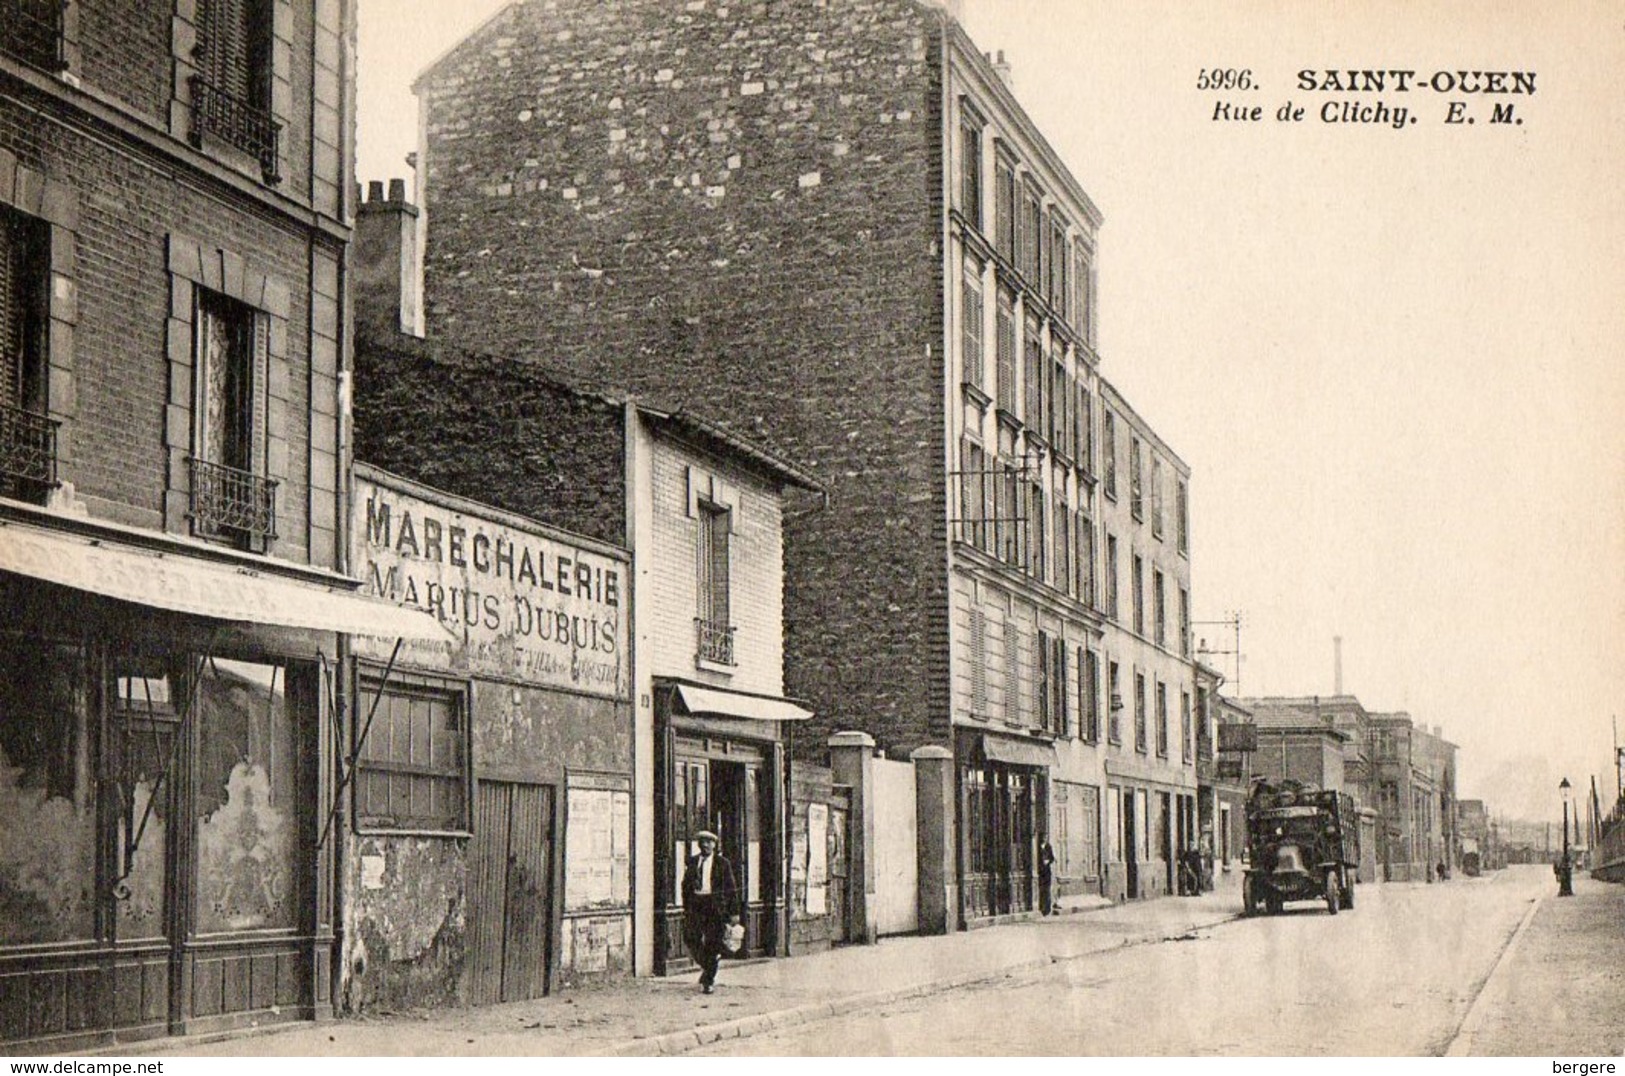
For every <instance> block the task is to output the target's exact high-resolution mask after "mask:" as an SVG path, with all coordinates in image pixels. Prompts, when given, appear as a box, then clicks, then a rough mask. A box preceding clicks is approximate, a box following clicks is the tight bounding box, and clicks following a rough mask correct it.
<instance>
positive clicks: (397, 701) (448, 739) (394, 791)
mask: <svg viewBox="0 0 1625 1076" xmlns="http://www.w3.org/2000/svg"><path fill="white" fill-rule="evenodd" d="M375 705H376V707H377V712H376V714H374V713H373V707H374V706H375ZM467 715H468V695H467V691H466V689H465V688H463V687H462V686H461V685H453V684H449V683H447V682H444V681H434V680H430V679H428V678H416V677H414V678H409V679H404V680H403V679H402V678H401V677H400V676H399V674H396V675H395V676H393V677H391V679H390V682H389V683H388V684H387V685H385V684H382V683H380V682H379V681H378V680H376V679H372V678H367V679H363V680H362V682H361V690H360V692H359V698H358V700H357V703H356V709H355V720H356V722H357V735H360V730H362V729H365V728H366V726H367V724H368V723H369V722H370V723H371V728H370V729H368V730H367V733H366V738H365V739H364V740H363V741H362V742H361V743H360V744H359V748H360V750H359V751H358V752H357V759H356V796H355V810H356V825H357V826H358V827H361V828H364V829H380V830H391V829H394V830H412V831H421V832H428V833H466V832H468V830H469V828H470V827H469V817H468V800H469V792H468V790H469V772H468V762H469V747H468V720H467Z"/></svg>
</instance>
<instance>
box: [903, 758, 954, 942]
mask: <svg viewBox="0 0 1625 1076" xmlns="http://www.w3.org/2000/svg"><path fill="white" fill-rule="evenodd" d="M909 758H910V759H911V760H913V762H914V811H915V826H916V834H915V841H916V849H917V852H918V855H919V872H920V878H919V884H920V897H919V900H920V904H919V916H920V933H921V934H947V933H949V932H950V931H952V930H954V929H955V928H956V927H958V925H959V924H958V922H957V919H958V915H959V870H958V865H957V862H956V857H955V851H956V848H957V843H956V841H955V834H956V832H957V826H956V825H955V817H954V815H955V812H954V807H955V800H954V753H953V752H952V751H950V750H948V749H947V748H946V747H938V746H936V745H935V744H927V745H926V746H924V747H917V748H915V749H914V753H913V754H911V755H910V756H909Z"/></svg>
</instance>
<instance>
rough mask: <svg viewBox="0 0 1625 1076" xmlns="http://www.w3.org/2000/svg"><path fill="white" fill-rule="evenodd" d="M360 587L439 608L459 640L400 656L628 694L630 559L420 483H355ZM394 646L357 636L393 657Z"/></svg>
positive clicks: (364, 645) (371, 650)
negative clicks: (482, 508) (484, 509)
mask: <svg viewBox="0 0 1625 1076" xmlns="http://www.w3.org/2000/svg"><path fill="white" fill-rule="evenodd" d="M355 512H356V515H357V519H356V521H355V526H354V527H353V528H352V532H353V534H354V543H355V546H356V548H355V556H354V558H353V559H352V563H353V564H354V565H355V567H356V570H357V571H358V572H360V574H361V578H362V580H363V585H362V589H363V590H364V591H365V592H366V593H369V594H374V595H377V596H379V597H383V598H388V599H389V600H390V601H393V602H395V603H397V604H399V605H408V606H413V607H415V608H418V609H422V610H423V611H425V612H428V613H432V614H434V615H435V616H436V617H438V618H439V620H440V622H441V623H443V624H445V625H446V626H447V627H449V628H451V629H452V631H453V632H455V633H456V634H457V635H459V636H460V637H461V639H462V642H461V643H460V644H457V643H452V642H450V641H449V640H448V641H439V640H422V641H418V640H406V641H405V642H404V643H403V645H402V649H401V656H400V658H399V659H398V660H399V661H401V662H402V663H403V664H407V665H419V666H422V665H432V666H438V667H442V668H448V669H453V670H457V671H466V672H469V673H474V674H476V675H477V674H480V673H485V674H489V675H495V676H501V677H504V678H509V679H517V680H521V681H523V682H525V683H530V684H535V685H538V686H545V687H562V688H568V689H570V690H572V691H577V692H581V693H583V694H587V695H598V696H604V697H609V698H620V699H624V698H628V697H629V692H630V690H631V686H630V678H629V676H628V666H629V661H628V659H627V656H626V655H627V645H628V642H627V641H628V629H627V622H628V618H627V615H626V601H627V592H626V586H627V558H626V556H625V555H624V554H621V553H619V552H617V551H606V550H604V549H602V548H598V547H594V546H592V545H591V544H590V543H588V542H586V541H585V540H583V541H581V542H579V543H577V542H571V541H569V540H568V539H567V537H564V536H561V535H560V534H558V533H557V532H553V531H550V530H549V529H547V528H543V527H541V526H540V525H539V524H532V525H529V526H525V525H523V524H522V522H521V521H519V520H517V519H516V518H514V517H509V516H505V514H504V513H501V512H498V511H496V510H488V513H478V512H477V510H476V509H475V507H474V506H472V505H469V504H468V503H467V502H465V501H462V500H461V499H460V498H453V497H449V496H445V495H441V497H434V495H433V494H432V492H431V491H428V490H423V489H421V487H415V486H413V485H412V484H411V483H407V482H404V481H402V482H400V485H399V486H397V485H395V484H394V483H393V482H390V483H387V484H386V483H385V482H384V481H375V480H372V479H370V478H367V477H363V476H361V475H357V477H356V496H355ZM394 645H395V640H393V639H383V638H367V637H357V639H356V651H357V653H358V654H360V655H361V656H363V657H369V658H373V659H375V660H378V661H384V660H387V659H388V657H389V655H390V652H391V650H392V649H393V647H394Z"/></svg>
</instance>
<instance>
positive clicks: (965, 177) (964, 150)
mask: <svg viewBox="0 0 1625 1076" xmlns="http://www.w3.org/2000/svg"><path fill="white" fill-rule="evenodd" d="M959 211H960V212H961V213H963V214H964V215H965V219H966V220H967V221H968V222H969V223H970V226H971V227H972V228H975V229H976V230H977V231H981V229H982V120H981V117H979V116H977V115H976V114H975V113H973V112H971V111H970V109H969V108H968V107H966V106H965V104H964V102H961V103H960V114H959Z"/></svg>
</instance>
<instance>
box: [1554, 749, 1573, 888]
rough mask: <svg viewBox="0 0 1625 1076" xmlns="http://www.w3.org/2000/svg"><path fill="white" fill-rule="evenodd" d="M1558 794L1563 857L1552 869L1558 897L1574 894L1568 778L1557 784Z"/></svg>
mask: <svg viewBox="0 0 1625 1076" xmlns="http://www.w3.org/2000/svg"><path fill="white" fill-rule="evenodd" d="M1557 792H1558V795H1560V796H1562V797H1563V858H1562V859H1561V860H1559V861H1558V863H1557V865H1556V867H1555V868H1553V869H1554V870H1556V872H1557V895H1558V896H1560V897H1572V896H1574V862H1573V860H1571V859H1570V858H1569V795H1570V787H1569V779H1568V778H1567V777H1565V778H1563V783H1562V784H1560V785H1558V786H1557Z"/></svg>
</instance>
